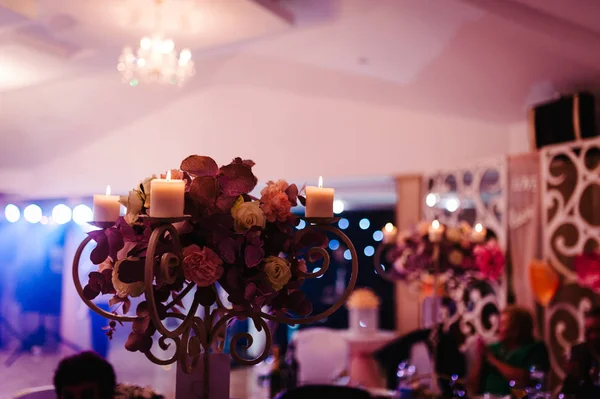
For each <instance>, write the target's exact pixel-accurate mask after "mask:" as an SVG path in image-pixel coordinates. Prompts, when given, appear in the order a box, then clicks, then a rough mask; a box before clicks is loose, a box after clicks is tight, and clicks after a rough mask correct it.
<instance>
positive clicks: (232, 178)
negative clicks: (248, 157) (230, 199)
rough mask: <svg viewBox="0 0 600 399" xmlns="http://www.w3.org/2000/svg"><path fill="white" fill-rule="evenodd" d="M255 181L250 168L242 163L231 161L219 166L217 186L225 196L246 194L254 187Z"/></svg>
mask: <svg viewBox="0 0 600 399" xmlns="http://www.w3.org/2000/svg"><path fill="white" fill-rule="evenodd" d="M257 182H258V180H257V179H256V176H254V174H253V173H252V169H250V168H249V167H248V166H246V165H244V164H239V163H232V164H229V165H226V166H223V167H221V174H220V176H219V186H220V187H221V190H222V191H223V193H224V194H225V195H227V196H238V195H241V194H247V193H249V192H250V191H252V190H253V189H254V187H256V183H257Z"/></svg>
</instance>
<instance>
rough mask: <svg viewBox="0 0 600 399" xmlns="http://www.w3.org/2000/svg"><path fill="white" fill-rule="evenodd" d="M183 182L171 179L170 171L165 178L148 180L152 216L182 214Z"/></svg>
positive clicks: (160, 216)
mask: <svg viewBox="0 0 600 399" xmlns="http://www.w3.org/2000/svg"><path fill="white" fill-rule="evenodd" d="M184 195H185V182H184V181H183V180H178V179H173V180H171V171H170V170H169V171H168V172H167V178H166V179H154V180H152V181H151V182H150V210H149V215H150V216H151V217H153V218H172V217H178V216H183V206H184Z"/></svg>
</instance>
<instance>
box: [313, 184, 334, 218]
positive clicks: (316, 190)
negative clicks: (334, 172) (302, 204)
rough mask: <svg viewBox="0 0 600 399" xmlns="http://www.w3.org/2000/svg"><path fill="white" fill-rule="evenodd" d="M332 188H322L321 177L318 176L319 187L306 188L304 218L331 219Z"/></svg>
mask: <svg viewBox="0 0 600 399" xmlns="http://www.w3.org/2000/svg"><path fill="white" fill-rule="evenodd" d="M334 193H335V190H334V189H333V188H323V177H322V176H319V187H314V186H308V187H306V217H307V218H331V217H333V196H334Z"/></svg>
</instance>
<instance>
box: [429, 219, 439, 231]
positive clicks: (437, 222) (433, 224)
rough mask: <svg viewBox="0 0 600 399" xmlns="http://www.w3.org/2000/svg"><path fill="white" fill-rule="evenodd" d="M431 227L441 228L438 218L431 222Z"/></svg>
mask: <svg viewBox="0 0 600 399" xmlns="http://www.w3.org/2000/svg"><path fill="white" fill-rule="evenodd" d="M431 227H433V228H434V229H436V230H437V229H439V228H440V222H439V221H438V220H437V219H436V220H434V221H433V222H431Z"/></svg>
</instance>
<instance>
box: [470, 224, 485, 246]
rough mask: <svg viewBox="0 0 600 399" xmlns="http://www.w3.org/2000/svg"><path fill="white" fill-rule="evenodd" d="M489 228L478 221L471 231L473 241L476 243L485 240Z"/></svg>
mask: <svg viewBox="0 0 600 399" xmlns="http://www.w3.org/2000/svg"><path fill="white" fill-rule="evenodd" d="M486 234H487V230H486V229H485V227H483V225H482V224H481V223H477V224H476V225H475V227H474V228H473V230H472V231H471V241H473V242H475V243H481V242H484V241H485V236H486Z"/></svg>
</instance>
